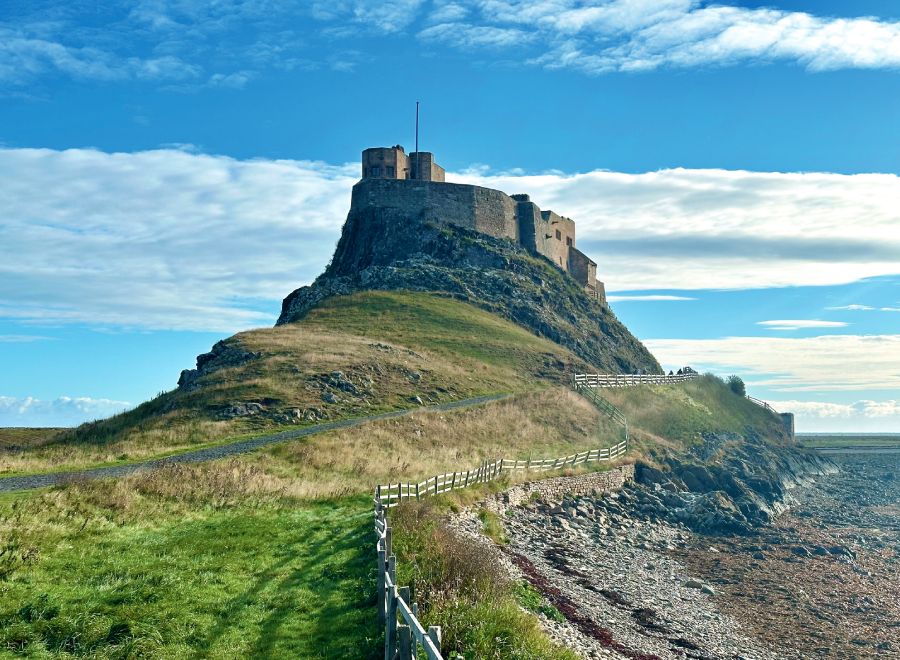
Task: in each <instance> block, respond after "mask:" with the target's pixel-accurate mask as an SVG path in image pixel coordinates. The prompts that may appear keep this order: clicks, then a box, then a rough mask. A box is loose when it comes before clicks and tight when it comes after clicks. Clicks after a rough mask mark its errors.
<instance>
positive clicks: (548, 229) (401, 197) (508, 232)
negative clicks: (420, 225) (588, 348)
mask: <svg viewBox="0 0 900 660" xmlns="http://www.w3.org/2000/svg"><path fill="white" fill-rule="evenodd" d="M352 208H353V209H354V210H357V211H359V210H363V209H365V208H377V209H379V210H380V211H382V212H385V211H386V212H388V213H393V214H396V216H397V220H398V221H401V222H402V221H403V219H404V217H405V218H410V217H412V218H416V219H418V220H425V221H429V222H435V223H439V224H440V223H445V224H452V225H457V226H460V227H465V228H467V229H472V230H475V231H479V232H481V233H484V234H488V235H489V236H493V237H494V238H506V239H509V240H511V241H515V242H516V243H519V244H520V245H522V246H524V247H525V248H527V249H529V250H531V251H532V252H535V253H537V254H539V255H542V256H544V257H546V258H547V259H548V260H550V261H551V262H552V263H553V265H554V266H556V267H557V268H559V269H561V270H563V271H564V272H566V273H568V274H569V275H570V276H571V277H572V278H573V279H575V281H577V282H578V283H579V284H580V285H581V286H582V287H583V288H584V290H585V292H586V293H587V294H588V295H589V296H591V297H592V298H594V299H595V300H598V301H600V302H601V303H605V302H606V292H605V289H604V286H603V282H600V281H598V280H597V264H596V263H595V262H594V261H592V260H591V259H590V258H589V257H588V256H587V255H585V254H584V253H583V252H581V251H580V250H578V249H577V248H576V247H575V222H574V221H573V220H572V219H571V218H566V217H564V216H561V215H558V214H557V213H554V212H553V211H542V210H541V209H540V208H539V207H538V205H537V204H535V203H534V202H532V201H531V199H530V198H529V196H528V195H512V196H510V195H507V194H506V193H504V192H501V191H499V190H494V189H491V188H483V187H481V186H472V185H466V184H458V183H446V182H445V181H444V169H443V168H442V167H440V166H439V165H438V164H437V163H435V161H434V156H433V154H431V153H429V152H413V153H411V154H409V155H407V154H406V152H405V151H404V150H403V147H401V146H400V145H396V146H394V147H373V148H371V149H366V150H365V151H363V152H362V179H361V180H360V181H359V182H358V183H357V184H356V185H355V186H354V187H353V203H352Z"/></svg>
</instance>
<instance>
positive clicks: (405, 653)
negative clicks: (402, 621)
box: [397, 626, 416, 660]
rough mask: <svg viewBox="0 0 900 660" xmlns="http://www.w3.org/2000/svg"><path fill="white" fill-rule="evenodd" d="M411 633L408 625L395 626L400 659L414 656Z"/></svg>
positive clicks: (405, 659)
mask: <svg viewBox="0 0 900 660" xmlns="http://www.w3.org/2000/svg"><path fill="white" fill-rule="evenodd" d="M412 638H413V637H412V633H411V632H410V630H409V626H398V627H397V651H398V653H399V658H400V660H413V658H415V657H416V654H415V651H414V650H413V643H412Z"/></svg>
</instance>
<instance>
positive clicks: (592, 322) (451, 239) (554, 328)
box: [278, 184, 661, 373]
mask: <svg viewBox="0 0 900 660" xmlns="http://www.w3.org/2000/svg"><path fill="white" fill-rule="evenodd" d="M437 185H450V184H437ZM373 289H377V290H407V291H427V292H433V293H436V294H438V295H443V296H451V297H454V298H456V299H458V300H463V301H466V302H468V303H471V304H473V305H476V306H478V307H480V308H482V309H484V310H486V311H489V312H491V313H493V314H497V315H499V316H502V317H503V318H506V319H508V320H510V321H512V322H514V323H516V324H518V325H520V326H522V327H524V328H527V329H528V330H530V331H531V332H533V333H534V334H536V335H539V336H541V337H546V338H547V339H550V340H551V341H553V342H555V343H557V344H559V345H561V346H564V347H565V348H567V349H569V350H571V351H572V352H573V353H574V354H575V355H577V356H578V357H580V358H581V359H582V360H584V361H585V362H586V363H587V364H589V365H590V367H591V369H592V370H594V371H600V372H606V373H636V372H638V373H660V372H661V368H660V366H659V363H658V362H657V361H656V359H655V358H654V357H653V355H651V354H650V352H649V351H648V350H647V349H646V348H645V347H644V345H643V344H641V343H640V341H639V340H638V339H637V338H636V337H634V335H632V334H631V332H629V331H628V329H627V328H626V327H625V326H624V325H623V324H622V323H621V322H620V321H619V320H618V319H617V318H616V316H615V314H613V313H612V311H611V310H610V309H609V307H608V306H607V305H605V304H603V303H602V302H600V301H598V300H596V299H594V298H592V297H590V296H589V295H588V294H587V293H585V290H584V288H583V287H582V286H580V285H579V284H578V283H577V282H576V281H575V280H574V279H573V278H571V277H570V276H568V274H567V273H566V272H564V271H563V270H561V269H560V268H558V267H556V266H555V265H554V264H553V263H551V262H550V261H549V260H547V259H546V258H545V257H543V256H541V255H538V254H535V253H533V252H531V251H529V250H528V249H526V248H524V247H522V246H521V245H518V244H516V243H514V242H512V241H509V240H505V239H502V238H495V237H492V236H490V235H487V234H485V233H483V232H480V231H475V230H472V229H467V228H465V227H460V226H457V225H455V224H445V223H443V222H441V221H440V218H439V217H437V218H435V217H434V216H431V215H424V216H423V215H421V214H416V213H411V214H407V213H402V212H400V213H398V212H397V210H395V209H391V208H385V207H382V206H380V205H377V204H376V205H371V204H368V205H362V204H361V205H357V204H354V206H353V208H351V210H350V213H349V214H348V217H347V222H346V223H345V224H344V228H343V231H342V233H341V238H340V241H339V242H338V245H337V249H336V250H335V253H334V257H333V258H332V260H331V263H330V264H329V265H328V267H327V268H326V270H325V272H324V273H323V274H322V275H321V276H320V277H319V278H317V279H316V281H315V282H314V283H313V284H312V285H311V286H305V287H301V288H299V289H297V290H296V291H294V292H293V293H291V294H290V295H289V296H288V297H287V298H285V300H284V303H283V305H282V311H281V316H280V318H279V319H278V324H279V325H284V324H288V323H292V322H294V321H297V320H299V319H302V318H303V317H304V316H305V315H306V314H307V313H308V312H309V311H310V310H311V309H314V308H315V306H316V305H318V304H319V303H320V302H321V301H322V300H325V299H328V298H330V297H333V296H337V295H346V294H349V293H353V292H357V291H364V290H373Z"/></svg>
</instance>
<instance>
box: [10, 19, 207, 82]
mask: <svg viewBox="0 0 900 660" xmlns="http://www.w3.org/2000/svg"><path fill="white" fill-rule="evenodd" d="M54 72H55V73H62V74H66V75H69V76H72V77H74V78H79V79H92V80H104V81H119V80H127V79H137V80H162V81H173V80H174V81H183V80H190V79H193V78H196V77H197V76H198V75H199V73H200V67H199V66H197V65H193V64H189V63H186V62H184V61H182V60H181V59H179V58H178V57H175V56H172V55H165V56H162V57H149V58H141V57H136V56H121V55H116V54H114V53H111V52H109V51H106V50H103V49H101V48H96V47H90V46H81V47H77V46H68V45H65V44H63V43H61V42H59V41H53V40H49V39H39V38H33V37H30V36H28V35H27V34H26V33H23V32H22V31H15V30H10V29H5V28H2V27H0V82H2V81H5V82H8V83H14V84H24V83H27V82H28V81H30V80H31V79H33V78H34V77H37V76H39V75H42V74H45V73H54Z"/></svg>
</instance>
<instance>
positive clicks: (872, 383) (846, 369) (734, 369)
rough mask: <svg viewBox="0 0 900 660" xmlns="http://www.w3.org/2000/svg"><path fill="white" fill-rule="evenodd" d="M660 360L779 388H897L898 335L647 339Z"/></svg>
mask: <svg viewBox="0 0 900 660" xmlns="http://www.w3.org/2000/svg"><path fill="white" fill-rule="evenodd" d="M644 344H645V345H646V346H647V348H649V349H650V351H651V352H652V353H653V354H654V355H655V356H656V357H657V359H658V360H659V361H660V362H661V363H663V364H673V365H675V364H678V365H682V364H690V365H691V366H693V367H695V368H697V369H699V370H701V371H705V370H713V371H716V372H720V373H738V374H739V375H742V376H744V377H745V379H747V380H751V379H752V384H753V385H754V386H765V387H768V388H769V389H772V390H775V391H780V392H796V391H818V392H827V391H854V390H855V391H863V390H889V391H898V390H900V335H827V336H821V337H805V338H788V337H725V338H721V339H648V340H644Z"/></svg>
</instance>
